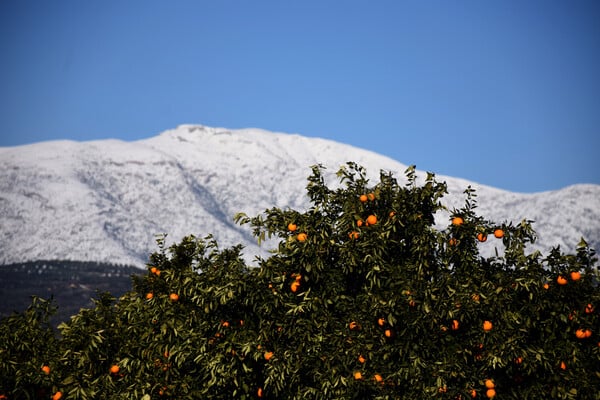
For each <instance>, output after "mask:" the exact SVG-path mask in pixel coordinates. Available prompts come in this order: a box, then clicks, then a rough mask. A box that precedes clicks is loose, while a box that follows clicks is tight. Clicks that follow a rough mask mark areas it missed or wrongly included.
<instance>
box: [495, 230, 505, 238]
mask: <svg viewBox="0 0 600 400" xmlns="http://www.w3.org/2000/svg"><path fill="white" fill-rule="evenodd" d="M494 236H495V237H497V238H498V239H502V238H503V237H504V231H503V230H502V229H500V228H498V229H496V230H495V231H494Z"/></svg>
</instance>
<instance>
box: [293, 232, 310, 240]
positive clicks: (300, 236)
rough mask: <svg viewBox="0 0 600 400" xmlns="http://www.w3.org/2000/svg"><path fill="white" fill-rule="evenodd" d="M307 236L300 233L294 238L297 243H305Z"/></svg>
mask: <svg viewBox="0 0 600 400" xmlns="http://www.w3.org/2000/svg"><path fill="white" fill-rule="evenodd" d="M307 236H308V235H307V234H306V233H304V232H302V233H299V234H298V236H297V237H296V238H297V239H298V241H299V242H304V241H306V238H307Z"/></svg>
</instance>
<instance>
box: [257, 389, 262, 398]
mask: <svg viewBox="0 0 600 400" xmlns="http://www.w3.org/2000/svg"><path fill="white" fill-rule="evenodd" d="M256 395H257V396H258V397H262V396H263V390H262V388H258V390H257V391H256Z"/></svg>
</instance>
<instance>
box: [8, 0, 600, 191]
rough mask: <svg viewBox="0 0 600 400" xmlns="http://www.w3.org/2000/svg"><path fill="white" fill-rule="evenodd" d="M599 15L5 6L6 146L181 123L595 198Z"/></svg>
mask: <svg viewBox="0 0 600 400" xmlns="http://www.w3.org/2000/svg"><path fill="white" fill-rule="evenodd" d="M599 21H600V1H596V0H589V1H584V0H573V1H566V0H565V1H562V0H560V1H559V0H528V1H523V0H515V1H511V0H496V1H491V0H490V1H478V0H471V1H445V0H444V1H441V0H440V1H427V0H423V1H421V0H419V1H417V0H393V1H381V0H380V1H365V0H361V1H353V0H344V1H324V0H318V1H313V0H303V1H281V0H273V1H260V0H253V1H247V0H238V1H227V0H224V1H215V0H211V1H201V0H194V1H192V0H189V1H188V0H176V1H166V0H165V1H150V0H143V1H141V0H140V1H134V0H127V1H109V0H102V1H93V0H89V1H87V0H86V1H81V0H68V1H66V0H54V1H48V0H35V1H34V0H22V1H17V0H6V1H2V2H0V54H1V58H0V88H1V89H0V137H1V139H0V146H14V145H19V144H24V143H31V142H36V141H43V140H53V139H75V140H89V139H99V138H120V139H124V140H135V139H141V138H146V137H150V136H153V135H156V134H158V133H159V132H161V131H163V130H165V129H169V128H173V127H175V126H177V125H179V124H184V123H198V124H204V125H209V126H221V127H227V128H244V127H258V128H264V129H268V130H273V131H281V132H289V133H299V134H303V135H306V136H315V137H323V138H329V139H333V140H337V141H340V142H344V143H349V144H352V145H355V146H358V147H362V148H365V149H369V150H373V151H376V152H378V153H381V154H385V155H387V156H390V157H392V158H394V159H396V160H398V161H400V162H403V163H405V164H416V165H417V167H418V168H419V169H424V170H428V171H433V172H435V173H438V174H444V175H452V176H457V177H462V178H466V179H470V180H474V181H476V182H480V183H483V184H487V185H492V186H496V187H500V188H504V189H509V190H514V191H521V192H532V191H541V190H552V189H558V188H561V187H564V186H567V185H570V184H575V183H600V22H599Z"/></svg>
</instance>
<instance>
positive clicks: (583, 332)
mask: <svg viewBox="0 0 600 400" xmlns="http://www.w3.org/2000/svg"><path fill="white" fill-rule="evenodd" d="M575 336H576V337H577V339H585V338H586V330H585V329H577V330H576V331H575Z"/></svg>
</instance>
